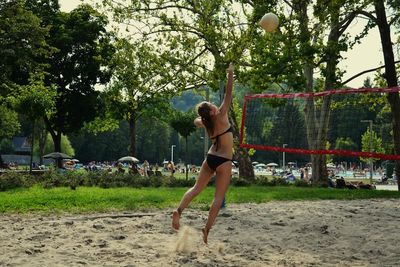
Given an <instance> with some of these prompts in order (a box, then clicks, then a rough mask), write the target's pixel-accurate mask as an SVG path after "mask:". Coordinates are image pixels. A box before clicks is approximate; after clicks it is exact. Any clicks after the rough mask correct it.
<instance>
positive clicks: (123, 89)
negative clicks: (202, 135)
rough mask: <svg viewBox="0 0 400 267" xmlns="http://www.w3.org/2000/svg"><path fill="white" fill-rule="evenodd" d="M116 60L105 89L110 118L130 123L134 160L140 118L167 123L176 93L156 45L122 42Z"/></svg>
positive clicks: (118, 44)
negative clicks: (167, 76) (162, 120)
mask: <svg viewBox="0 0 400 267" xmlns="http://www.w3.org/2000/svg"><path fill="white" fill-rule="evenodd" d="M116 47H117V51H116V53H115V55H114V58H113V64H114V66H115V67H114V76H113V78H112V80H111V82H110V84H109V86H107V88H106V89H105V94H104V99H105V104H106V107H107V112H106V115H107V114H108V115H109V116H111V117H112V118H113V119H116V120H126V121H127V122H128V123H129V129H130V130H129V131H130V148H129V153H130V155H131V156H136V152H137V151H136V135H137V134H136V124H137V121H138V120H139V118H143V120H144V118H147V119H149V118H156V117H159V118H161V119H166V117H167V115H168V113H169V109H170V106H169V104H168V103H166V101H165V99H168V98H170V96H172V94H173V93H175V92H176V89H175V88H172V87H170V86H168V81H167V80H168V79H167V78H165V74H166V73H167V71H166V70H165V67H163V66H164V61H163V58H162V57H160V56H159V55H157V54H155V53H154V51H155V47H154V45H152V44H150V43H147V42H143V41H138V42H135V43H130V42H129V40H126V39H121V40H119V42H118V43H117V44H116Z"/></svg>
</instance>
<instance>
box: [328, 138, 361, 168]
mask: <svg viewBox="0 0 400 267" xmlns="http://www.w3.org/2000/svg"><path fill="white" fill-rule="evenodd" d="M335 149H336V150H351V151H356V150H357V149H358V147H357V144H356V143H355V142H354V141H353V140H352V139H351V138H350V137H339V138H337V139H336V142H335ZM351 159H352V158H350V157H345V156H338V155H335V156H334V160H335V161H336V162H342V161H351Z"/></svg>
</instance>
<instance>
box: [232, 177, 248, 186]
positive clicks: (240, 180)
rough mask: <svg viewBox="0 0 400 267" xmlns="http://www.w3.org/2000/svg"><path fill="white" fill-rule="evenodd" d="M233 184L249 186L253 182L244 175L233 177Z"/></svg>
mask: <svg viewBox="0 0 400 267" xmlns="http://www.w3.org/2000/svg"><path fill="white" fill-rule="evenodd" d="M231 184H232V185H235V186H249V185H250V184H251V183H250V182H249V181H248V180H246V179H244V178H243V177H232V179H231Z"/></svg>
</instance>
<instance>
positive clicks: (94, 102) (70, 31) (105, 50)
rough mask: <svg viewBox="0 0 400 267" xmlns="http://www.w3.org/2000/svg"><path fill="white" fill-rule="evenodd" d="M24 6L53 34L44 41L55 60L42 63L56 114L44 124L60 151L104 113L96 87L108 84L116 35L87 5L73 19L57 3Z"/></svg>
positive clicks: (99, 15)
mask: <svg viewBox="0 0 400 267" xmlns="http://www.w3.org/2000/svg"><path fill="white" fill-rule="evenodd" d="M26 6H27V7H28V8H29V9H30V10H31V11H32V12H33V13H34V14H35V15H37V16H38V17H40V19H41V22H42V24H43V26H44V27H49V28H51V31H50V33H49V36H48V38H47V39H46V41H47V43H48V44H49V45H50V46H52V47H54V48H55V52H54V53H53V54H52V56H51V58H48V59H46V58H41V59H42V63H43V64H46V66H47V68H46V76H45V81H46V84H45V85H46V86H50V85H54V87H55V88H56V90H57V94H56V96H57V98H56V105H55V110H54V113H51V114H47V120H46V123H47V128H48V129H49V130H50V131H52V132H53V135H52V137H54V140H53V141H54V142H55V143H56V144H55V147H56V149H59V146H60V143H59V142H60V136H61V134H62V133H64V134H67V133H71V132H74V131H77V130H79V129H80V128H81V127H82V126H83V124H84V123H85V122H88V121H90V120H92V119H93V118H94V117H95V116H96V114H97V112H99V110H100V108H101V106H100V105H99V104H100V102H99V101H98V95H99V93H98V92H97V91H96V90H95V88H94V86H95V85H96V84H104V83H106V82H108V80H109V79H110V76H111V69H110V68H109V61H110V59H111V56H112V54H113V53H114V48H113V46H112V45H111V38H112V35H111V34H110V33H108V32H107V30H106V26H107V23H108V22H107V19H106V16H104V15H102V14H100V13H99V12H97V11H96V10H94V9H93V8H92V7H90V6H89V5H80V6H79V7H78V8H76V9H74V10H72V11H71V12H70V13H64V12H60V10H59V6H58V3H53V2H52V3H45V2H41V1H40V2H37V1H27V3H26Z"/></svg>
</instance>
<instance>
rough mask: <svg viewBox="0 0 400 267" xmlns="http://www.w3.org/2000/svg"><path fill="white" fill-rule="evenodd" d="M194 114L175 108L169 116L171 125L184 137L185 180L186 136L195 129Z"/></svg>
mask: <svg viewBox="0 0 400 267" xmlns="http://www.w3.org/2000/svg"><path fill="white" fill-rule="evenodd" d="M196 117H197V116H196V114H195V113H194V112H193V111H192V112H182V111H178V110H175V112H174V113H173V117H172V118H171V126H172V128H174V130H175V131H177V132H178V133H179V134H180V135H181V136H182V137H183V138H185V143H186V150H185V168H186V180H187V179H188V175H189V173H188V171H189V170H188V137H189V136H190V135H191V134H192V133H193V132H194V131H196V126H195V125H194V119H195V118H196Z"/></svg>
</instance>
